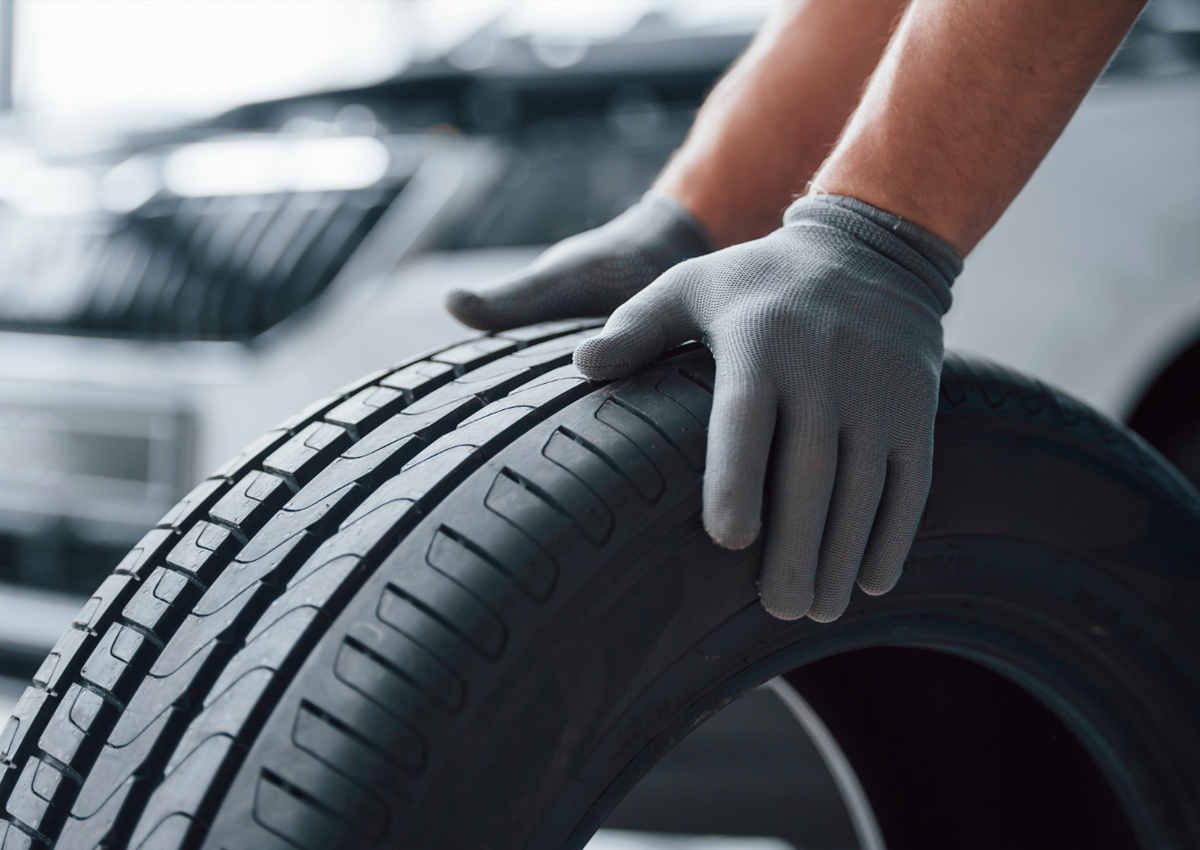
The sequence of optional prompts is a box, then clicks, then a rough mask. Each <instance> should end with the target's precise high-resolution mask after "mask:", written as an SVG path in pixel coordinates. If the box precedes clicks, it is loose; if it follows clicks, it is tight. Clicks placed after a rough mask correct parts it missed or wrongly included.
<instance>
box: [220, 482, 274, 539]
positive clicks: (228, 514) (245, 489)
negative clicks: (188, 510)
mask: <svg viewBox="0 0 1200 850" xmlns="http://www.w3.org/2000/svg"><path fill="white" fill-rule="evenodd" d="M291 495H292V491H291V488H290V487H288V485H287V482H286V481H284V480H283V479H282V478H280V477H278V476H276V475H271V474H270V473H268V472H258V471H254V472H251V473H249V474H248V475H246V477H245V478H243V479H242V480H241V481H239V482H238V483H237V484H235V485H234V486H233V487H232V488H231V489H230V490H229V492H227V493H226V494H225V495H224V496H222V497H221V499H220V501H218V502H217V503H216V504H215V505H213V507H212V509H211V510H210V511H209V517H210V518H211V519H213V520H215V521H217V522H219V523H221V525H225V526H228V527H230V528H232V529H234V530H236V531H237V532H238V533H239V534H240V536H241V538H242V540H243V541H245V540H247V539H249V538H250V537H251V536H253V535H254V534H255V533H256V532H257V531H258V530H259V529H260V528H262V527H263V525H264V524H265V523H266V522H267V520H268V519H269V518H270V517H271V515H272V514H274V513H275V512H276V511H278V510H279V509H280V508H281V507H282V506H283V503H284V502H286V501H287V500H288V498H289V497H290V496H291Z"/></svg>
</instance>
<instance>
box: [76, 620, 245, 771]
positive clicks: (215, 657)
mask: <svg viewBox="0 0 1200 850" xmlns="http://www.w3.org/2000/svg"><path fill="white" fill-rule="evenodd" d="M219 649H220V645H219V644H218V643H217V642H216V641H211V642H209V643H208V644H206V645H204V646H202V647H201V648H200V649H199V650H198V651H196V652H194V653H193V654H192V655H191V656H190V657H189V658H188V659H187V661H186V662H185V663H184V664H183V666H181V667H179V668H177V669H176V670H175V671H173V673H169V674H167V675H166V676H150V677H148V678H147V679H146V681H145V682H143V683H142V686H141V687H140V688H138V690H137V693H135V694H134V695H133V699H131V700H130V701H129V705H127V706H125V710H124V711H123V712H121V716H120V717H119V718H118V719H117V725H116V726H114V727H113V730H112V732H111V733H109V736H108V742H107V744H106V746H105V750H106V751H107V749H108V748H109V747H113V748H116V749H119V750H124V749H128V748H129V746H130V745H131V744H133V743H134V742H135V741H137V740H139V739H140V738H141V737H142V735H144V734H145V733H146V732H147V730H149V729H151V728H152V727H154V725H155V724H156V723H158V722H159V721H161V720H163V718H164V717H165V716H166V715H167V714H168V713H169V712H170V710H171V708H172V706H175V705H179V706H186V705H187V704H188V702H189V699H190V695H191V694H192V693H193V692H194V691H195V689H196V688H197V686H198V684H199V683H198V682H197V678H198V677H201V676H203V675H204V674H205V673H206V672H207V671H208V670H210V669H211V668H212V665H214V664H215V663H219V662H220V661H222V660H223V659H224V658H225V655H224V654H222V653H221V652H219ZM94 772H95V771H93V773H94Z"/></svg>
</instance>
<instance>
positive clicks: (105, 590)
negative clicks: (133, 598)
mask: <svg viewBox="0 0 1200 850" xmlns="http://www.w3.org/2000/svg"><path fill="white" fill-rule="evenodd" d="M133 582H134V579H133V577H132V576H129V575H119V574H116V573H114V574H112V575H110V576H108V577H106V578H105V579H104V581H103V582H101V583H100V587H98V588H96V592H95V593H93V594H92V595H91V596H90V597H89V598H88V601H87V602H85V603H83V608H81V609H80V610H79V613H78V614H77V615H76V616H75V620H74V621H73V623H72V625H74V626H75V627H76V628H80V629H84V630H86V631H88V632H91V633H92V634H94V635H98V634H99V633H100V632H101V631H103V630H104V629H105V628H107V626H108V624H109V622H111V621H112V618H113V617H114V616H116V613H117V611H118V610H120V609H119V608H118V605H119V604H120V601H121V600H122V599H125V598H127V596H128V594H129V593H130V592H131V591H132V587H133Z"/></svg>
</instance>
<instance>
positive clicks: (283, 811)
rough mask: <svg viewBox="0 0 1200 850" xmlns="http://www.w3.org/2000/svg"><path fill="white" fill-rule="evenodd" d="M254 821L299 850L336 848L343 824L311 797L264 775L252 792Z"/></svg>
mask: <svg viewBox="0 0 1200 850" xmlns="http://www.w3.org/2000/svg"><path fill="white" fill-rule="evenodd" d="M254 820H255V822H256V823H258V825H259V826H261V827H262V828H263V829H266V830H268V831H270V832H273V833H275V834H276V835H278V836H279V837H280V838H282V839H284V840H285V841H287V843H288V844H290V845H292V846H293V847H298V848H300V850H327V848H329V847H335V846H337V841H338V836H339V835H341V832H342V827H343V825H344V821H343V819H342V818H340V817H339V816H338V815H337V814H336V813H335V812H333V811H330V810H329V809H328V808H326V807H325V806H323V805H322V804H321V803H320V802H319V801H318V800H317V799H316V798H315V797H313V796H312V795H309V794H303V793H301V792H298V791H297V789H294V788H291V787H289V786H288V785H287V784H286V783H284V782H283V781H281V780H279V779H278V778H277V777H275V776H274V774H270V773H265V774H264V775H263V776H261V777H260V778H259V780H258V786H257V787H256V788H255V791H254Z"/></svg>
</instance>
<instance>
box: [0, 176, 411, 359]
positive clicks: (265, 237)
mask: <svg viewBox="0 0 1200 850" xmlns="http://www.w3.org/2000/svg"><path fill="white" fill-rule="evenodd" d="M402 188H403V187H402V185H398V184H397V183H391V184H390V185H386V186H375V187H371V188H368V189H359V190H354V191H343V192H288V193H280V194H272V195H238V196H232V197H211V198H178V197H159V198H157V199H155V200H152V201H150V202H148V203H146V204H144V205H143V206H142V207H140V208H138V209H137V210H134V211H133V212H131V213H129V214H127V215H123V216H112V217H104V218H91V219H65V218H36V217H28V216H22V215H20V214H18V213H17V212H16V211H15V210H13V209H7V210H3V209H0V328H3V329H9V330H24V331H47V332H54V333H71V334H87V335H94V336H108V337H131V338H139V339H155V340H243V341H244V340H249V339H252V338H253V337H255V336H257V335H259V334H261V333H263V332H264V331H266V330H267V329H269V328H271V327H273V326H274V325H276V324H278V323H279V322H281V321H283V320H284V319H286V318H287V317H288V316H291V315H293V314H294V313H296V312H297V311H298V310H300V309H301V308H302V307H304V306H305V305H306V304H309V303H310V302H312V300H313V299H314V298H316V297H317V296H318V295H320V294H321V292H322V291H323V290H324V289H325V288H326V287H327V286H328V285H329V283H330V282H331V281H332V280H333V278H334V276H335V275H336V274H337V271H338V270H339V269H340V268H341V267H342V265H343V264H344V263H345V262H346V260H347V259H348V258H349V256H350V255H351V254H352V253H353V252H354V250H355V249H356V248H357V247H358V246H359V244H360V243H361V242H362V240H363V239H364V238H365V237H366V235H367V233H369V232H370V230H371V228H372V227H373V226H374V225H375V223H376V222H377V221H378V220H379V218H380V216H381V215H382V214H383V211H384V210H385V209H387V207H388V206H389V205H390V204H391V202H392V201H393V200H395V198H396V196H397V195H398V193H399V192H400V190H401V189H402Z"/></svg>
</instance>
